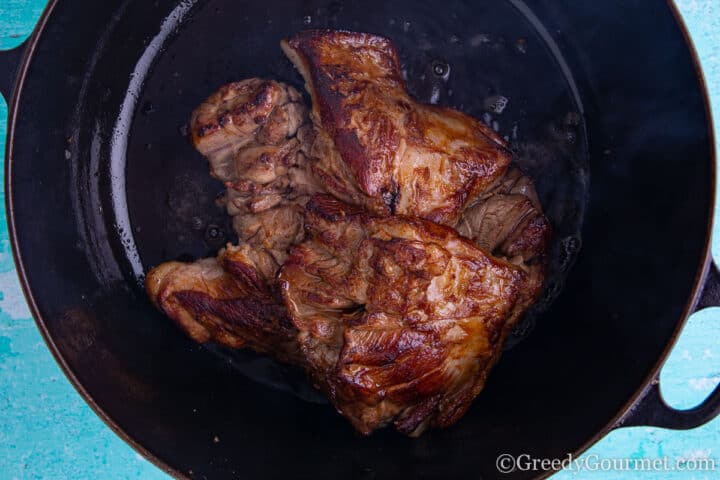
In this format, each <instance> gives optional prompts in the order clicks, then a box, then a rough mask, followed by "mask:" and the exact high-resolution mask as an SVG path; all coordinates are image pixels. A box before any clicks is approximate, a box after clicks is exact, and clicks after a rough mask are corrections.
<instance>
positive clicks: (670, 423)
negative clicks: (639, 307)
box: [615, 260, 720, 430]
mask: <svg viewBox="0 0 720 480" xmlns="http://www.w3.org/2000/svg"><path fill="white" fill-rule="evenodd" d="M716 306H720V271H719V270H718V267H717V266H716V265H715V263H714V262H713V261H712V260H710V261H709V262H708V265H707V266H706V275H705V280H704V283H703V289H702V292H701V293H700V295H699V297H698V301H697V304H696V307H695V310H694V311H698V310H702V309H704V308H707V307H716ZM659 380H660V378H659V374H658V376H656V377H655V379H654V380H653V381H652V382H651V383H650V384H649V385H648V386H647V388H645V391H643V393H642V395H641V396H640V397H639V399H638V400H637V401H636V402H635V404H634V405H633V406H632V407H631V408H630V410H628V412H627V413H626V414H625V415H624V416H623V417H622V418H621V419H620V421H618V423H617V424H616V425H615V428H619V427H631V426H652V427H662V428H672V429H675V430H687V429H690V428H695V427H699V426H701V425H704V424H705V423H707V422H709V421H710V420H712V419H714V418H715V417H716V416H717V415H718V414H720V385H718V386H716V387H715V389H714V390H713V391H712V393H710V395H709V396H708V397H707V398H706V399H705V400H704V401H703V402H702V403H700V404H699V405H697V406H696V407H693V408H690V409H687V410H677V409H674V408H672V407H671V406H669V405H668V404H667V403H665V400H663V398H662V395H661V394H660V381H659Z"/></svg>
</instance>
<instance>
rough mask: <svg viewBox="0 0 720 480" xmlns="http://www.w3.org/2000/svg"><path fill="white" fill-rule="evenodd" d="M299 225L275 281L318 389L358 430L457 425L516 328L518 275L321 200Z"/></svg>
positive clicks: (470, 248)
mask: <svg viewBox="0 0 720 480" xmlns="http://www.w3.org/2000/svg"><path fill="white" fill-rule="evenodd" d="M305 225H306V228H307V232H308V239H307V240H306V241H305V242H304V243H302V244H300V245H298V246H296V247H294V248H293V249H292V250H291V254H290V256H289V258H288V260H287V262H286V263H285V265H284V266H283V268H282V269H281V271H280V276H279V278H280V287H281V290H282V294H283V298H284V300H285V303H286V305H287V307H288V311H289V313H290V318H291V320H292V322H293V324H294V325H295V326H296V327H297V329H298V330H299V332H300V333H299V336H298V339H299V344H300V349H301V351H302V353H303V355H304V357H305V361H306V366H307V369H308V371H309V373H310V376H311V378H312V379H313V380H314V382H315V383H316V384H317V385H319V386H320V388H321V389H322V390H323V391H325V392H326V393H327V395H328V396H329V398H330V399H331V401H332V402H333V404H334V405H335V406H336V408H337V409H338V411H339V412H340V413H341V414H342V415H344V416H345V417H346V418H348V419H349V420H350V421H351V422H352V424H353V425H354V426H355V428H357V429H358V430H359V431H360V432H363V433H370V432H371V431H373V430H375V429H377V428H379V427H382V426H384V425H386V424H388V423H393V424H394V425H395V427H396V428H397V429H398V430H400V431H402V432H404V433H407V434H411V435H419V434H420V433H422V432H423V431H424V430H425V429H426V428H428V427H444V426H447V425H450V424H452V423H454V422H455V421H457V420H458V419H459V418H460V417H461V416H462V415H463V414H464V412H465V411H466V410H467V408H468V406H469V405H470V402H471V401H472V399H473V398H475V396H476V395H477V394H478V393H479V392H480V390H481V389H482V388H483V385H484V383H485V379H486V377H487V374H488V372H489V371H490V369H491V368H492V366H493V365H494V364H495V362H496V360H497V358H498V356H499V354H500V350H501V346H502V343H503V341H504V338H505V337H506V335H507V333H508V332H509V331H510V329H511V328H512V326H513V322H514V321H515V320H516V319H517V315H516V314H514V312H515V306H516V304H517V302H518V299H519V298H520V292H519V287H520V285H521V284H522V282H523V281H524V278H525V276H526V274H525V272H524V271H523V270H522V269H521V268H519V267H516V266H515V265H512V264H510V263H508V262H505V261H502V260H497V259H494V258H493V257H491V256H490V255H488V254H487V253H486V252H484V251H482V250H481V249H479V248H477V247H476V246H475V245H474V244H473V243H472V242H470V241H468V240H466V239H464V238H462V237H460V236H459V235H458V234H457V233H456V232H455V231H454V230H453V229H450V228H447V227H444V226H440V225H437V224H435V223H433V222H430V221H427V220H422V219H418V218H413V217H403V216H393V217H377V216H372V215H369V214H367V213H365V212H364V211H362V210H361V209H359V208H358V207H354V206H350V205H347V204H344V203H342V202H339V201H338V200H335V199H333V198H332V197H329V196H325V195H317V196H315V197H313V199H312V200H311V201H310V203H309V204H308V205H307V212H306V216H305Z"/></svg>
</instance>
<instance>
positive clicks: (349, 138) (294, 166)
mask: <svg viewBox="0 0 720 480" xmlns="http://www.w3.org/2000/svg"><path fill="white" fill-rule="evenodd" d="M282 47H283V49H284V51H285V53H286V54H287V55H288V57H289V58H290V59H291V60H292V61H293V62H294V64H295V65H296V66H297V68H298V69H299V70H300V72H301V73H302V75H303V77H304V78H305V81H306V88H307V89H308V91H309V92H310V94H311V96H312V100H313V108H312V112H311V113H309V112H308V111H307V109H306V108H305V107H304V105H303V104H302V100H301V97H300V94H299V93H298V92H297V91H296V90H294V89H293V88H292V87H289V86H287V85H284V84H282V83H278V82H274V81H269V80H261V79H256V78H253V79H249V80H245V81H242V82H238V83H233V84H230V85H227V86H224V87H222V88H221V89H220V90H219V91H218V92H217V93H215V94H214V95H212V96H211V97H210V98H209V99H208V100H207V101H206V102H204V103H203V104H202V105H201V106H200V107H198V109H196V111H195V112H194V113H193V116H192V122H191V128H192V140H193V143H194V145H195V147H196V148H197V149H198V151H200V152H201V153H202V154H203V155H205V156H206V157H207V158H208V160H209V162H210V166H211V171H212V174H213V176H215V177H216V178H218V179H220V180H221V181H223V182H224V183H225V185H226V187H227V193H226V195H225V198H224V201H225V204H226V208H227V211H228V214H229V215H231V216H232V217H233V226H234V229H235V230H236V232H237V233H238V237H239V239H240V244H239V246H237V247H232V246H228V247H227V249H224V250H222V251H221V252H220V254H219V255H218V258H217V259H205V260H200V261H197V262H195V263H192V264H183V263H178V262H169V263H165V264H163V265H161V266H159V267H157V268H155V269H154V270H152V271H151V272H150V273H149V274H148V277H147V280H146V289H147V292H148V295H149V296H150V298H151V299H152V301H153V303H154V304H155V305H156V306H157V307H158V308H159V309H160V310H162V311H163V312H164V313H165V314H167V315H168V316H169V317H171V318H172V319H173V320H174V321H175V322H176V323H177V324H178V325H179V326H180V328H182V329H183V330H184V331H186V332H187V333H188V335H190V337H192V338H193V339H194V340H196V341H198V342H206V341H209V340H214V341H217V342H219V343H221V344H224V345H227V346H229V347H232V348H243V347H247V348H251V349H253V350H256V351H259V352H264V353H268V354H270V355H273V356H274V357H276V358H277V359H279V360H281V361H284V362H291V363H294V364H296V365H299V366H302V367H303V368H305V369H306V370H307V372H308V374H309V376H310V378H311V379H312V381H313V383H314V384H315V386H316V387H318V388H319V389H321V390H322V391H323V392H325V393H326V394H327V395H328V397H329V398H330V400H331V401H332V403H333V404H334V406H335V407H336V408H337V410H338V411H339V412H340V413H341V414H342V415H344V416H345V417H346V418H348V419H349V420H350V422H351V423H352V424H353V425H354V426H355V428H357V429H358V430H359V431H360V432H362V433H365V434H369V433H370V432H372V431H373V430H375V429H377V428H380V427H383V426H385V425H389V424H393V425H394V426H395V427H396V428H397V429H398V430H399V431H401V432H403V433H406V434H408V435H412V436H417V435H420V434H421V433H422V432H423V431H425V430H426V429H428V428H432V427H445V426H448V425H451V424H453V423H454V422H456V421H457V420H458V419H460V418H461V417H462V416H463V415H464V413H465V412H466V411H467V409H468V408H469V406H470V404H471V402H472V400H473V399H474V398H475V397H476V396H477V395H478V394H479V392H480V391H481V390H482V389H483V387H484V385H485V381H486V379H487V376H488V374H489V372H490V370H491V369H492V367H493V366H494V365H495V363H496V362H497V360H498V358H499V355H500V352H501V351H502V346H503V343H504V341H505V339H506V337H507V336H508V334H509V332H510V331H511V330H512V328H513V326H514V325H515V324H516V323H517V321H518V319H519V318H520V316H521V315H522V314H523V313H524V312H525V311H526V310H527V308H528V307H529V306H530V305H531V304H532V303H533V302H534V301H535V300H536V299H537V297H538V296H539V294H540V292H541V290H542V283H543V279H544V275H545V267H544V256H545V252H546V250H547V247H548V244H549V237H550V224H549V222H548V220H547V219H546V218H545V217H544V215H543V213H542V208H541V205H540V202H539V200H538V196H537V193H536V191H535V188H534V185H533V183H532V181H531V180H530V179H529V178H528V177H526V176H524V175H523V174H522V172H520V171H519V170H517V169H515V168H509V165H510V159H511V154H510V152H509V150H508V148H507V145H506V144H505V142H503V141H502V139H500V138H499V137H498V136H497V134H496V133H495V132H494V131H492V130H491V129H490V128H488V127H487V126H485V125H484V124H483V123H481V122H479V121H477V120H475V119H473V118H471V117H468V116H466V115H464V114H462V113H460V112H457V111H455V110H452V109H448V108H442V107H436V106H431V105H425V104H422V103H419V102H417V101H416V100H414V99H413V98H412V97H410V96H409V94H408V93H407V91H406V88H405V84H404V81H403V79H402V76H401V73H400V63H399V60H398V56H397V52H396V50H395V48H394V46H393V45H392V43H391V42H390V41H389V40H387V39H385V38H382V37H378V36H374V35H369V34H362V33H352V32H344V31H308V32H303V33H300V34H299V35H297V36H296V37H294V38H293V39H291V40H289V41H284V42H283V43H282ZM320 191H327V192H329V193H330V194H332V196H330V195H321V194H317V193H316V192H320Z"/></svg>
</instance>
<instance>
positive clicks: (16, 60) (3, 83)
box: [0, 43, 25, 104]
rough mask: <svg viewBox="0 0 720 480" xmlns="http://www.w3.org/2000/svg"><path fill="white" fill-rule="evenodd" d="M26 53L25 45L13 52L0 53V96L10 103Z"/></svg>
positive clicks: (4, 51) (14, 49)
mask: <svg viewBox="0 0 720 480" xmlns="http://www.w3.org/2000/svg"><path fill="white" fill-rule="evenodd" d="M24 52H25V44H24V43H23V44H21V45H20V46H18V47H15V48H13V49H12V50H3V51H0V94H2V95H3V97H5V100H6V101H7V103H8V104H9V103H10V99H11V98H12V93H13V89H14V87H15V80H16V78H17V74H18V69H19V67H20V62H21V60H22V57H23V53H24Z"/></svg>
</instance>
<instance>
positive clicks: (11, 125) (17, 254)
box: [4, 0, 717, 480]
mask: <svg viewBox="0 0 720 480" xmlns="http://www.w3.org/2000/svg"><path fill="white" fill-rule="evenodd" d="M59 3H60V0H49V2H48V4H47V6H46V7H45V10H44V11H43V13H42V15H41V16H40V19H39V20H38V23H37V25H36V27H35V29H34V30H33V32H32V34H31V36H30V38H29V39H28V40H27V44H26V46H25V47H24V48H25V50H24V52H23V55H22V60H21V62H20V65H19V67H18V74H17V77H16V80H15V84H14V88H13V94H12V97H11V99H10V102H9V104H8V124H7V142H6V146H5V167H4V168H5V184H4V188H5V210H6V213H7V223H8V234H9V237H10V244H11V249H12V253H13V260H14V265H15V268H16V271H17V275H18V280H19V282H20V286H21V288H22V291H23V295H24V297H25V300H26V301H27V303H28V306H29V308H30V312H31V313H32V316H33V319H34V321H35V324H36V325H37V327H38V330H39V331H40V333H41V335H42V337H43V340H44V342H45V344H46V345H47V347H48V349H49V350H50V353H51V354H52V356H53V358H54V359H55V362H56V363H57V364H58V365H59V366H60V368H61V369H62V371H63V374H64V375H65V376H66V377H67V378H68V380H69V381H70V383H71V384H72V386H73V387H74V388H75V390H76V391H77V392H78V393H79V394H80V396H81V397H82V399H83V400H84V401H85V402H86V403H87V404H88V405H89V406H90V408H91V409H92V410H93V412H94V413H95V414H96V415H97V416H98V417H99V418H100V419H101V420H102V421H103V422H104V423H105V424H106V425H107V426H108V427H109V428H110V429H111V430H112V431H113V432H114V433H115V434H116V435H117V436H118V437H120V438H121V439H122V440H123V441H124V442H125V443H127V444H128V445H130V447H132V448H133V449H134V450H135V451H136V452H137V453H139V454H140V455H142V456H143V457H144V458H146V459H147V460H148V461H150V462H151V463H152V464H153V465H155V466H156V467H157V468H159V469H160V470H162V471H163V472H165V473H167V474H168V475H170V476H172V477H174V478H179V479H188V480H189V478H190V477H188V476H187V475H186V474H185V473H183V472H181V471H179V470H177V469H175V468H173V467H172V466H170V465H169V464H168V463H166V462H165V461H164V460H162V459H160V458H159V457H157V456H156V455H155V454H153V453H152V452H150V451H149V450H148V449H147V448H145V447H144V446H142V445H141V444H139V443H138V442H137V441H135V439H134V438H132V437H131V436H130V435H129V434H128V433H127V432H126V431H125V430H124V429H123V428H122V427H121V426H120V425H119V424H118V423H117V422H116V421H115V420H114V419H113V418H112V417H111V416H110V415H109V414H108V413H107V412H106V411H105V410H104V409H103V408H102V407H101V406H100V405H99V404H97V403H96V402H95V400H94V398H93V397H92V395H90V393H89V392H88V391H87V390H86V389H85V387H84V386H83V385H82V383H81V382H80V381H79V380H78V378H77V376H76V375H75V373H74V371H73V370H72V369H71V368H70V366H69V365H68V364H67V362H66V361H65V359H64V357H63V356H62V354H61V353H60V351H59V349H58V347H57V345H56V344H55V341H54V340H53V338H52V337H51V335H50V332H49V331H48V329H47V326H46V325H45V320H44V318H43V316H42V315H41V314H40V309H39V307H38V303H37V302H36V300H35V296H34V295H33V291H32V288H31V286H30V282H29V281H28V278H27V274H26V272H25V266H24V263H23V255H22V252H21V247H20V245H19V242H18V235H17V230H16V226H15V210H14V207H15V206H14V201H13V195H12V164H13V144H14V136H15V130H16V127H17V125H16V122H17V117H18V108H19V103H20V100H21V98H22V94H23V88H24V85H25V80H26V77H27V74H28V70H29V67H30V64H31V63H32V61H33V59H34V54H35V49H36V47H37V45H38V42H39V40H40V38H41V37H42V34H43V32H44V31H45V28H46V26H47V24H48V21H49V19H50V17H51V16H52V13H53V11H54V10H55V7H56V6H57V5H58V4H59ZM666 5H667V6H668V8H669V9H670V12H671V14H672V15H673V17H674V19H675V22H676V25H677V27H678V28H679V30H680V32H681V34H682V35H683V37H684V39H685V45H686V46H687V48H688V52H689V54H690V57H691V60H692V63H693V66H694V68H695V72H696V75H697V79H698V81H699V87H700V90H701V94H702V97H703V101H704V105H705V112H706V117H707V126H708V142H709V143H710V147H711V148H710V156H709V160H710V176H709V182H710V185H709V186H710V191H711V192H712V195H713V197H712V200H711V202H710V206H709V211H708V218H707V223H706V226H707V231H706V237H705V243H704V247H703V252H702V255H701V262H700V264H699V265H698V267H697V269H696V272H697V273H696V275H695V279H694V281H693V285H692V289H691V294H690V296H689V297H688V301H687V303H686V305H685V308H684V309H683V312H682V314H681V315H680V317H679V318H678V321H677V323H676V325H675V328H674V330H673V333H672V335H671V336H670V338H669V340H668V342H667V343H666V345H665V348H664V349H663V351H662V353H661V354H660V355H659V357H658V359H657V360H656V362H655V364H654V365H653V367H652V368H651V369H650V370H649V372H648V374H647V375H646V376H645V378H644V379H643V381H642V382H641V383H640V384H639V385H638V387H637V389H636V390H635V391H634V393H633V394H632V395H630V397H629V399H628V400H627V401H626V402H625V403H624V404H623V406H622V407H620V409H619V410H618V412H617V413H616V414H615V416H614V417H612V418H611V419H610V421H609V422H608V423H607V424H605V425H604V426H603V427H602V428H601V429H599V430H598V431H597V432H596V433H595V434H594V435H593V436H592V437H590V438H589V439H588V440H586V441H585V442H584V443H582V444H581V445H580V446H579V447H577V448H576V449H575V450H574V451H573V452H568V453H572V455H573V456H574V457H579V456H580V455H582V454H583V453H584V452H585V451H587V450H588V449H589V448H590V447H591V446H592V445H594V444H595V443H597V442H598V441H599V440H600V439H602V438H603V437H605V436H606V435H607V434H608V433H609V432H611V431H612V430H615V429H616V428H620V426H619V425H618V423H619V422H620V420H621V419H622V418H623V417H624V416H625V415H626V414H627V412H628V411H629V410H630V409H631V408H632V407H633V406H634V405H636V404H637V403H638V402H639V401H641V399H642V395H643V393H644V392H645V391H646V389H647V388H648V387H649V386H650V384H651V383H652V382H653V381H654V380H655V378H656V377H657V376H658V374H659V372H660V369H661V368H662V366H663V365H664V364H665V361H666V360H667V358H668V356H669V354H670V352H671V350H672V349H673V347H674V346H675V343H676V342H677V340H678V337H679V336H680V334H681V332H682V330H683V329H684V327H685V324H686V322H687V320H688V318H689V316H690V315H691V314H692V313H693V310H694V308H695V306H696V304H697V302H698V299H699V296H700V294H701V291H702V287H703V286H704V282H705V279H706V277H707V275H708V271H709V267H710V264H711V262H712V256H711V251H710V247H711V236H712V228H713V224H714V214H715V208H716V205H715V203H716V202H715V197H714V195H715V191H716V182H717V152H716V140H715V130H714V122H713V117H712V107H711V104H710V97H709V95H708V89H707V82H706V79H705V75H704V72H703V70H702V67H701V64H700V59H699V57H698V54H697V50H696V48H695V45H694V43H693V41H692V38H691V36H690V33H689V31H688V28H687V25H686V24H685V22H684V20H683V18H682V16H681V14H680V11H679V9H678V7H677V5H676V4H675V2H674V1H673V0H666ZM554 473H555V471H552V470H547V471H544V472H539V475H538V476H537V477H536V478H537V479H544V478H547V477H549V476H550V475H552V474H554Z"/></svg>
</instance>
